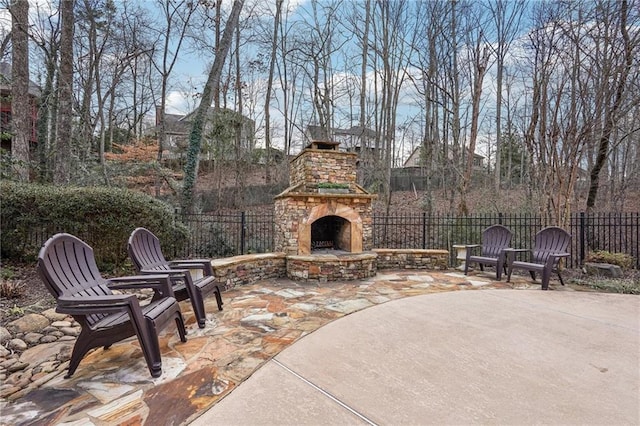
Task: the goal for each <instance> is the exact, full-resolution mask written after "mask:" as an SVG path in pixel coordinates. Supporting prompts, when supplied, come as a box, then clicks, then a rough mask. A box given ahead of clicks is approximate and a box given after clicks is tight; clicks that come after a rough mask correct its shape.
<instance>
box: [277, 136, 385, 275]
mask: <svg viewBox="0 0 640 426" xmlns="http://www.w3.org/2000/svg"><path fill="white" fill-rule="evenodd" d="M338 145H339V144H338V143H337V142H325V141H314V142H312V143H311V144H310V145H309V146H307V148H305V149H304V150H303V151H302V152H301V153H300V154H299V155H298V156H297V157H296V158H294V159H293V160H292V161H291V171H290V184H291V186H290V187H289V188H287V189H286V190H285V191H284V192H282V193H281V194H279V195H278V196H276V197H275V217H276V224H275V228H276V232H275V249H276V251H278V252H284V253H285V254H286V255H287V264H288V265H289V264H291V265H292V267H291V269H295V271H291V273H290V271H289V269H290V268H289V267H288V268H287V269H288V275H289V276H290V277H292V278H302V279H313V280H315V279H318V280H325V279H334V278H332V277H333V275H335V277H336V278H335V279H339V278H342V279H345V276H347V277H348V276H349V273H350V272H355V274H354V278H353V279H357V278H363V277H364V276H372V275H373V274H375V257H376V255H375V254H374V253H372V252H371V249H372V218H371V213H372V206H371V202H372V200H373V199H375V198H376V196H375V195H372V194H369V193H368V192H367V191H366V190H365V189H364V188H362V187H361V186H359V185H358V184H357V183H356V160H357V154H355V153H347V152H341V151H339V150H338ZM363 262H364V263H365V265H362V263H363ZM305 263H306V264H307V265H306V266H305V265H304V264H305ZM296 265H297V266H296ZM298 267H299V268H298ZM323 267H324V269H325V272H327V273H326V274H323V273H322V271H319V272H318V274H316V273H314V271H317V270H318V269H320V270H322V268H323ZM345 268H346V269H348V270H349V271H346V272H345V271H344V269H345ZM362 268H366V269H367V270H366V271H364V272H362V271H361V272H362V273H358V272H357V270H359V269H362ZM336 270H337V271H338V272H339V271H340V270H341V271H343V272H345V274H346V275H345V274H342V275H339V274H338V272H336ZM354 270H355V271H354ZM338 277H339V278H338ZM346 279H348V278H346Z"/></svg>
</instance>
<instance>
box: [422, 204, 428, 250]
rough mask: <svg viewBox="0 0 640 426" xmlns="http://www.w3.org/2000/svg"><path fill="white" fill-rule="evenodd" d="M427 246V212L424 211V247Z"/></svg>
mask: <svg viewBox="0 0 640 426" xmlns="http://www.w3.org/2000/svg"><path fill="white" fill-rule="evenodd" d="M426 248H427V212H422V249H423V250H424V249H426Z"/></svg>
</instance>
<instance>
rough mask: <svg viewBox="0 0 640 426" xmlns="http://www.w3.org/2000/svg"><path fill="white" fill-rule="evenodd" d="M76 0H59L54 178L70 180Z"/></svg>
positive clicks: (65, 181) (67, 181)
mask: <svg viewBox="0 0 640 426" xmlns="http://www.w3.org/2000/svg"><path fill="white" fill-rule="evenodd" d="M74 3H75V1H74V0H60V17H61V19H62V29H61V33H60V71H59V74H58V113H59V116H58V120H57V132H56V143H55V149H56V162H55V167H54V174H53V181H54V183H56V184H66V183H69V181H70V179H71V140H72V134H73V132H72V122H73V121H72V119H73V117H72V114H73V26H74V15H73V7H74Z"/></svg>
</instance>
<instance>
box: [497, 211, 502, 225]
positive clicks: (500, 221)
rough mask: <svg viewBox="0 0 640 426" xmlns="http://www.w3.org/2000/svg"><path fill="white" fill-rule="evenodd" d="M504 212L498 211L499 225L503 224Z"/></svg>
mask: <svg viewBox="0 0 640 426" xmlns="http://www.w3.org/2000/svg"><path fill="white" fill-rule="evenodd" d="M502 216H503V215H502V213H498V225H502Z"/></svg>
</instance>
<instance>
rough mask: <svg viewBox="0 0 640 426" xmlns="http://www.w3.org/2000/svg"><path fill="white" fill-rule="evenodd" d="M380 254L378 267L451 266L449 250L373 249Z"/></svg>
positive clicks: (418, 267)
mask: <svg viewBox="0 0 640 426" xmlns="http://www.w3.org/2000/svg"><path fill="white" fill-rule="evenodd" d="M373 252H374V253H376V254H377V255H378V269H430V270H442V269H448V268H449V251H448V250H434V249H386V248H379V249H373Z"/></svg>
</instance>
